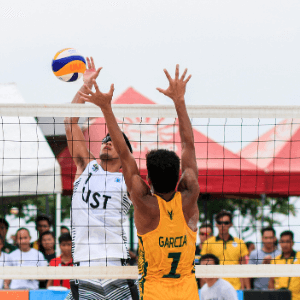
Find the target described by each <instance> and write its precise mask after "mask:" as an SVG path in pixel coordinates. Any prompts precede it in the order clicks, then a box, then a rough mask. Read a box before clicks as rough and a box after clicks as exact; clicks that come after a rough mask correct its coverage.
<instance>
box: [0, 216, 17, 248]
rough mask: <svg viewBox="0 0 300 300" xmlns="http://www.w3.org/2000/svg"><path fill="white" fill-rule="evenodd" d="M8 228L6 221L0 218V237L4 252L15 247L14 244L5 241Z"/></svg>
mask: <svg viewBox="0 0 300 300" xmlns="http://www.w3.org/2000/svg"><path fill="white" fill-rule="evenodd" d="M8 228H9V224H8V222H7V221H6V220H5V219H4V218H0V235H1V236H2V238H3V240H4V247H3V249H2V251H3V252H6V253H10V252H12V251H14V250H16V249H17V247H16V246H14V245H11V244H9V243H8V242H7V241H6V234H7V230H8Z"/></svg>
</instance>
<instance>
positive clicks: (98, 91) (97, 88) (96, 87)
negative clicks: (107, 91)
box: [93, 79, 101, 93]
mask: <svg viewBox="0 0 300 300" xmlns="http://www.w3.org/2000/svg"><path fill="white" fill-rule="evenodd" d="M93 85H94V87H95V90H96V93H101V92H100V90H99V86H98V84H97V82H96V80H95V79H93Z"/></svg>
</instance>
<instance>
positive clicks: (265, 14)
mask: <svg viewBox="0 0 300 300" xmlns="http://www.w3.org/2000/svg"><path fill="white" fill-rule="evenodd" d="M299 15H300V2H299V1H298V0H297V1H293V0H289V1H277V0H272V1H269V0H264V1H261V0H260V1H258V0H252V1H240V0H222V1H216V0H207V1H203V0H195V1H194V0H189V1H183V0H181V1H178V0H163V1H161V0H151V1H144V0H127V1H117V0H116V1H106V0H102V1H98V0H97V1H94V0H91V1H88V2H86V1H80V0H72V1H70V0H64V1H58V0H53V1H37V0H30V1H21V0H10V1H7V0H3V1H1V4H0V28H1V29H0V40H1V50H0V51H1V56H0V60H1V72H0V82H2V83H4V82H16V83H17V84H18V87H19V88H20V91H21V93H22V94H23V96H24V98H25V99H26V101H27V102H33V103H66V102H70V101H71V100H72V97H73V95H74V94H75V92H76V90H77V89H78V88H79V87H80V84H81V82H79V83H75V84H72V83H64V82H61V81H59V80H58V79H56V78H55V76H54V75H53V74H52V70H51V62H52V58H53V57H54V55H55V53H56V52H57V51H59V50H61V49H63V48H65V47H73V48H76V49H77V50H78V51H80V52H81V53H82V54H83V55H84V56H94V58H95V62H96V64H97V66H103V67H104V69H103V72H102V74H101V75H100V77H99V83H100V87H102V88H103V89H104V90H105V89H108V88H109V86H110V84H111V83H112V82H113V83H114V84H115V88H116V91H115V95H119V94H120V93H122V92H123V91H124V90H125V89H126V88H128V87H129V86H133V87H134V88H135V89H136V90H138V91H139V92H140V93H142V94H144V95H145V96H147V97H149V98H151V99H152V100H154V101H156V102H158V103H169V104H170V102H169V101H168V100H167V99H166V98H165V97H164V96H163V95H160V94H159V93H158V92H157V91H156V90H155V88H156V87H158V86H159V87H162V88H164V87H166V86H167V81H166V79H165V77H164V73H163V72H162V69H163V68H167V69H168V70H170V71H172V73H173V70H174V68H175V64H176V63H179V64H180V65H181V66H182V69H183V68H184V67H188V68H189V72H190V73H191V74H192V75H193V78H192V79H191V81H190V83H189V85H188V91H187V102H188V104H213V105H223V104H227V105H244V104H253V105H296V104H298V103H299V100H300V85H299V75H300V56H299V52H300V42H299V41H300V18H299Z"/></svg>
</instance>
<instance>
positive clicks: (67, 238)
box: [47, 233, 73, 289]
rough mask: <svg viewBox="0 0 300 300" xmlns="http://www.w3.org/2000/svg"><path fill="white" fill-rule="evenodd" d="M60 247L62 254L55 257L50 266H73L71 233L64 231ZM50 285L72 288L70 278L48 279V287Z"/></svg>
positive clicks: (60, 238) (60, 239)
mask: <svg viewBox="0 0 300 300" xmlns="http://www.w3.org/2000/svg"><path fill="white" fill-rule="evenodd" d="M59 247H60V252H61V255H60V256H58V257H56V258H53V259H52V260H51V261H50V264H49V266H52V267H57V266H62V267H70V266H73V260H72V238H71V235H70V233H64V234H62V235H61V236H60V237H59ZM49 286H64V287H66V288H68V289H70V281H69V280H68V279H64V280H60V279H58V280H48V283H47V288H48V287H49Z"/></svg>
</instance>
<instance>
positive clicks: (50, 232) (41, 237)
mask: <svg viewBox="0 0 300 300" xmlns="http://www.w3.org/2000/svg"><path fill="white" fill-rule="evenodd" d="M48 234H50V235H51V236H52V237H53V238H54V240H55V235H54V232H52V231H45V232H43V233H42V234H41V235H40V241H41V242H42V239H43V236H45V235H48Z"/></svg>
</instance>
